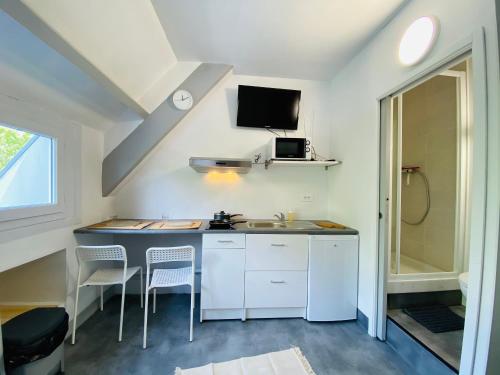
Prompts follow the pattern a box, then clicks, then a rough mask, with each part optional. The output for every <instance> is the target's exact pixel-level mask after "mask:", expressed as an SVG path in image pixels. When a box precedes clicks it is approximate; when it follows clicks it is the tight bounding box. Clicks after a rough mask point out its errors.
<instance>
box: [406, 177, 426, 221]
mask: <svg viewBox="0 0 500 375" xmlns="http://www.w3.org/2000/svg"><path fill="white" fill-rule="evenodd" d="M406 173H410V172H406ZM411 173H415V174H419V175H420V176H421V177H422V179H423V180H424V185H425V193H426V198H427V199H426V205H427V206H426V208H425V212H424V214H423V215H422V217H421V218H420V219H419V220H417V221H408V220H405V219H403V217H402V216H401V221H402V222H403V223H405V224H408V225H419V224H422V223H423V222H424V220H425V218H426V217H427V215H428V214H429V211H430V209H431V193H430V191H429V180H427V176H426V175H425V174H424V173H423V172H420V171H419V170H414V171H413V172H411Z"/></svg>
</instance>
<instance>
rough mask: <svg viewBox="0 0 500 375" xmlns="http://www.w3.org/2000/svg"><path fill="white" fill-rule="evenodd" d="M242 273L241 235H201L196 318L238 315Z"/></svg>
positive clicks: (243, 250)
mask: <svg viewBox="0 0 500 375" xmlns="http://www.w3.org/2000/svg"><path fill="white" fill-rule="evenodd" d="M244 276H245V235H244V234H222V235H212V234H206V235H204V236H203V250H202V266H201V304H200V305H201V308H200V320H203V319H205V318H207V319H210V318H212V317H216V318H218V319H239V318H241V314H242V309H243V301H244Z"/></svg>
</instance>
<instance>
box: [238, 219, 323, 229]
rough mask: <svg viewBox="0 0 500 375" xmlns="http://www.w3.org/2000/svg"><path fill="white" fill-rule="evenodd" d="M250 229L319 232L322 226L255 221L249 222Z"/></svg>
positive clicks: (291, 222) (294, 222)
mask: <svg viewBox="0 0 500 375" xmlns="http://www.w3.org/2000/svg"><path fill="white" fill-rule="evenodd" d="M247 226H248V228H252V229H290V230H317V229H321V227H320V226H318V225H316V224H314V223H313V222H311V221H306V220H297V221H257V220H255V221H253V220H250V221H248V222H247Z"/></svg>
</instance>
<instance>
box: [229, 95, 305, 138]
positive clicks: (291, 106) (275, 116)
mask: <svg viewBox="0 0 500 375" xmlns="http://www.w3.org/2000/svg"><path fill="white" fill-rule="evenodd" d="M299 104H300V91H298V90H286V89H275V88H270V87H258V86H244V85H239V86H238V116H237V120H236V125H237V126H244V127H251V128H270V129H285V130H296V129H297V123H298V120H299Z"/></svg>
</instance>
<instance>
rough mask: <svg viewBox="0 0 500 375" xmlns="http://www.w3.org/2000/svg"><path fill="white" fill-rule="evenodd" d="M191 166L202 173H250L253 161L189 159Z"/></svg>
mask: <svg viewBox="0 0 500 375" xmlns="http://www.w3.org/2000/svg"><path fill="white" fill-rule="evenodd" d="M189 166H190V167H191V168H193V169H194V170H195V171H197V172H200V173H207V172H211V171H218V172H236V173H248V172H249V171H250V168H252V160H251V159H234V158H203V157H191V158H189Z"/></svg>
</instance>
